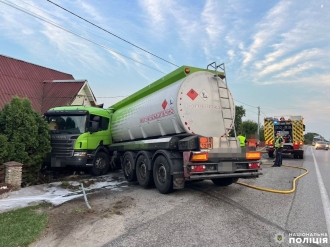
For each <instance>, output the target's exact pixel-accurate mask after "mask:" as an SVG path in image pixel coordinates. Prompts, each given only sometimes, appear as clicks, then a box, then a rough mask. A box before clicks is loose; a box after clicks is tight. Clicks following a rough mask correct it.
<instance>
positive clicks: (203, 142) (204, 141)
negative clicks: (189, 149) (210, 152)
mask: <svg viewBox="0 0 330 247" xmlns="http://www.w3.org/2000/svg"><path fill="white" fill-rule="evenodd" d="M199 147H200V148H201V149H212V148H213V138H212V137H205V136H201V137H199Z"/></svg>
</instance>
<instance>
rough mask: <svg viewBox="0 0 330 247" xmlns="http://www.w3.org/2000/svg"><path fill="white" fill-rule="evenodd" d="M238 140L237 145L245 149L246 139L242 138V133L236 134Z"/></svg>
mask: <svg viewBox="0 0 330 247" xmlns="http://www.w3.org/2000/svg"><path fill="white" fill-rule="evenodd" d="M237 138H238V140H239V145H240V146H241V147H245V144H246V138H245V136H242V132H238V136H237Z"/></svg>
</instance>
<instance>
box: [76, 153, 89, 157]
mask: <svg viewBox="0 0 330 247" xmlns="http://www.w3.org/2000/svg"><path fill="white" fill-rule="evenodd" d="M73 156H80V157H85V156H86V152H74V153H73Z"/></svg>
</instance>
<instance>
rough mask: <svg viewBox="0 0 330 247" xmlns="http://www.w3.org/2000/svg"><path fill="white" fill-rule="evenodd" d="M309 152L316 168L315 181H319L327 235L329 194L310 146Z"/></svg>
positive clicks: (329, 212)
mask: <svg viewBox="0 0 330 247" xmlns="http://www.w3.org/2000/svg"><path fill="white" fill-rule="evenodd" d="M311 152H312V155H313V159H314V164H315V170H316V176H317V181H318V183H319V188H320V193H321V198H322V204H323V210H324V216H325V221H326V223H327V228H328V235H329V234H330V201H329V196H328V193H327V191H326V189H325V186H324V183H323V179H322V176H321V173H320V169H319V166H318V164H317V161H316V159H315V156H314V152H313V149H312V148H311Z"/></svg>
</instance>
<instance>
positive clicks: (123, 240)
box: [104, 147, 330, 247]
mask: <svg viewBox="0 0 330 247" xmlns="http://www.w3.org/2000/svg"><path fill="white" fill-rule="evenodd" d="M314 157H315V159H314ZM269 162H271V160H269ZM283 164H288V165H294V166H302V167H304V168H307V169H308V170H309V174H307V175H306V176H304V177H302V178H301V179H300V180H299V182H298V185H297V190H296V192H295V193H292V194H276V193H269V192H264V191H260V190H255V189H251V188H248V187H244V186H242V185H238V184H233V185H231V186H228V187H225V188H223V187H216V186H214V185H213V183H211V182H210V181H202V182H194V183H190V184H187V185H186V188H185V189H183V190H178V191H176V192H174V193H172V194H169V195H162V194H160V193H158V191H157V190H156V189H155V188H154V189H148V190H145V189H142V188H140V187H139V186H138V185H136V184H130V185H129V186H128V187H127V189H126V190H125V191H121V192H114V193H117V195H125V196H130V197H133V198H134V199H135V201H136V206H135V207H134V208H132V209H131V210H130V211H129V212H127V213H125V215H124V216H123V219H122V221H123V222H122V224H121V226H122V229H121V232H122V233H121V234H120V235H119V236H116V237H115V238H113V240H112V241H110V242H108V243H107V244H106V245H104V246H254V247H256V246H262V247H264V246H330V244H323V243H322V244H320V243H319V242H317V240H319V239H318V237H317V236H309V237H308V239H305V241H307V243H306V242H305V243H304V244H303V243H301V244H292V241H293V240H292V239H291V243H290V242H289V237H291V238H292V237H293V238H294V237H295V235H296V236H297V235H299V234H302V235H304V234H311V233H313V235H314V233H316V234H327V233H328V230H329V223H330V222H329V221H328V222H327V220H329V210H330V208H329V207H328V206H329V197H328V195H329V193H330V180H329V179H328V178H329V174H330V151H323V150H314V149H313V148H312V147H306V150H305V158H304V159H303V160H299V159H298V160H296V159H293V158H291V157H284V159H283ZM262 171H263V173H264V174H263V175H262V176H261V177H260V178H257V179H253V180H240V181H242V182H246V183H249V184H252V185H256V186H260V187H266V188H272V189H279V190H290V189H291V188H292V181H293V179H294V178H295V177H297V176H299V175H300V174H302V173H303V172H304V171H303V170H300V169H293V168H287V167H279V168H277V167H270V166H267V165H263V170H262ZM320 180H323V181H320ZM114 227H116V226H114ZM109 234H111V233H109ZM289 234H292V235H291V236H289ZM277 235H280V236H282V237H283V239H282V241H281V245H279V242H277V241H276V240H275V237H276V236H277ZM312 238H317V239H314V242H315V243H313V240H312ZM322 238H324V237H322ZM294 241H297V242H298V243H300V241H301V240H296V239H295V240H294ZM302 241H304V240H302Z"/></svg>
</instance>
